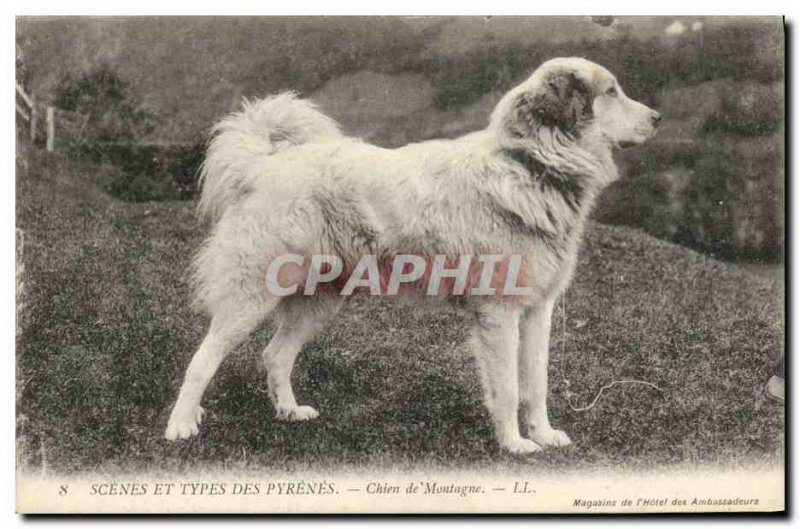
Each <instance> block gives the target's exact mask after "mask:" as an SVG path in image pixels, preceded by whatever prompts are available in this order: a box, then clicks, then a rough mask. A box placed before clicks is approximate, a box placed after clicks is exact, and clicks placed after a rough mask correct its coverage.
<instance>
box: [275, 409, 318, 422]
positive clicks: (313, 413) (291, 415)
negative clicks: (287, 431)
mask: <svg viewBox="0 0 800 529" xmlns="http://www.w3.org/2000/svg"><path fill="white" fill-rule="evenodd" d="M276 416H277V417H278V419H279V420H281V421H310V420H311V419H316V418H317V417H319V412H318V411H317V410H315V409H314V408H312V407H311V406H297V407H295V408H279V409H278V410H277V412H276Z"/></svg>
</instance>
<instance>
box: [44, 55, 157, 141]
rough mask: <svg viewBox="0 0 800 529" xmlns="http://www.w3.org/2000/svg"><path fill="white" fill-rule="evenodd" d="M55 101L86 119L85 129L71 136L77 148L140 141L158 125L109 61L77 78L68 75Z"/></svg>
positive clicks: (59, 86)
mask: <svg viewBox="0 0 800 529" xmlns="http://www.w3.org/2000/svg"><path fill="white" fill-rule="evenodd" d="M53 104H54V105H55V106H56V108H59V109H61V110H66V111H69V112H74V113H76V114H78V115H79V116H83V117H84V119H85V123H84V126H83V127H82V130H80V131H75V132H76V133H77V135H73V136H72V138H71V139H70V142H71V143H72V145H73V146H74V147H76V146H77V147H84V146H87V145H88V146H94V145H97V144H98V143H118V142H132V141H137V140H141V139H142V138H143V137H144V136H145V135H146V134H148V133H149V132H150V131H152V129H153V127H154V125H155V119H154V116H152V115H151V114H150V113H148V112H147V111H145V110H144V109H143V108H142V105H141V103H140V102H139V101H138V100H137V99H136V98H135V97H134V96H133V92H132V91H131V90H130V87H129V84H128V83H127V82H126V81H124V80H123V79H122V78H121V77H120V75H119V73H118V72H117V71H116V70H115V69H114V68H113V67H112V66H110V65H109V64H106V63H101V64H99V65H98V66H96V67H94V68H93V69H91V70H89V71H88V72H84V73H82V74H81V75H79V76H77V77H75V76H73V75H72V74H67V75H65V76H64V77H63V78H62V79H61V81H60V83H59V85H58V87H57V88H56V92H55V98H54V101H53Z"/></svg>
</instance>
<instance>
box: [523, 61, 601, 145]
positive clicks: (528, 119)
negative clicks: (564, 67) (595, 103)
mask: <svg viewBox="0 0 800 529" xmlns="http://www.w3.org/2000/svg"><path fill="white" fill-rule="evenodd" d="M592 100H593V97H592V91H591V88H590V87H589V85H588V83H587V82H586V81H584V80H583V79H581V78H580V77H578V76H577V75H575V74H574V73H573V72H566V71H561V72H553V73H551V74H550V75H548V76H547V77H545V78H544V79H543V80H542V82H541V83H540V84H539V85H538V86H537V88H535V89H533V90H532V91H527V92H523V93H521V94H520V95H519V96H518V97H517V98H516V100H515V101H514V102H513V103H512V107H511V116H510V120H509V126H510V128H511V130H510V132H511V133H512V134H514V135H516V136H520V137H529V136H533V135H535V134H536V132H537V131H538V130H539V128H541V127H547V128H550V129H559V130H561V131H562V132H565V133H567V134H570V135H572V136H577V135H578V133H579V131H580V127H579V125H580V124H581V123H582V122H585V121H588V120H589V119H591V118H592Z"/></svg>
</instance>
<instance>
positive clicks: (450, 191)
mask: <svg viewBox="0 0 800 529" xmlns="http://www.w3.org/2000/svg"><path fill="white" fill-rule="evenodd" d="M659 120H660V116H659V114H658V112H656V111H654V110H652V109H650V108H648V107H646V106H644V105H642V104H640V103H637V102H636V101H633V100H631V99H629V98H628V97H626V96H625V94H624V93H623V91H622V88H620V86H619V84H618V83H617V81H616V79H615V78H614V76H613V75H611V73H609V72H608V71H607V70H606V69H604V68H603V67H601V66H599V65H597V64H594V63H592V62H589V61H587V60H584V59H580V58H562V59H554V60H551V61H548V62H546V63H544V64H543V65H542V66H541V67H539V68H538V69H537V70H536V71H535V72H534V73H533V75H532V76H531V77H530V78H529V79H527V80H526V81H525V82H523V83H522V84H520V85H519V86H517V87H516V88H514V89H513V90H511V91H510V92H509V93H508V94H506V95H505V96H504V97H503V98H502V100H501V101H500V102H499V104H498V105H497V107H496V109H495V110H494V112H493V113H492V116H491V119H490V122H489V125H488V127H487V128H486V129H485V130H483V131H480V132H476V133H472V134H469V135H467V136H464V137H462V138H458V139H455V140H439V141H429V142H423V143H417V144H411V145H407V146H405V147H402V148H399V149H383V148H380V147H376V146H373V145H369V144H366V143H364V142H362V141H360V140H358V139H353V138H347V137H345V136H343V135H342V134H341V133H340V131H339V129H338V127H337V126H336V124H335V123H334V122H333V121H332V120H331V119H329V118H327V117H326V116H324V115H323V114H321V113H320V112H319V111H317V110H316V108H315V107H314V105H313V104H311V103H309V102H308V101H304V100H301V99H298V98H296V97H295V96H294V95H292V94H281V95H278V96H275V97H270V98H266V99H263V100H261V101H257V102H255V103H246V104H245V106H244V109H243V110H242V111H241V112H239V113H236V114H233V115H231V116H229V117H228V118H227V119H225V120H224V121H222V122H221V123H219V124H218V125H217V126H216V128H215V132H216V135H215V137H214V139H213V140H212V141H211V143H210V145H209V149H208V155H207V158H206V161H205V164H204V166H203V170H202V183H203V190H202V196H201V199H200V211H201V213H203V214H204V215H206V216H208V217H211V218H212V219H213V220H214V221H215V223H214V227H213V231H212V233H211V234H210V236H209V237H208V239H207V241H206V243H205V245H204V246H203V248H202V249H201V250H200V252H199V254H198V256H197V258H196V260H195V263H194V272H195V280H196V301H197V303H198V305H199V306H200V307H202V308H203V309H204V310H205V311H207V312H208V313H209V314H210V316H211V324H210V328H209V330H208V334H207V335H206V337H205V339H204V340H203V342H202V344H201V345H200V348H199V350H198V351H197V353H196V354H195V355H194V357H193V358H192V361H191V363H190V364H189V367H188V369H187V371H186V375H185V379H184V381H183V386H182V387H181V390H180V395H179V396H178V400H177V403H176V404H175V407H174V409H173V410H172V414H171V416H170V418H169V424H168V426H167V429H166V437H167V439H176V438H187V437H190V436H192V435H195V434H196V433H197V432H198V425H199V424H200V421H201V419H202V416H203V409H202V408H201V407H200V400H201V397H202V394H203V391H204V390H205V388H206V386H207V384H208V382H209V380H210V379H211V377H212V376H213V375H214V373H215V371H216V370H217V367H218V366H219V364H220V362H221V361H222V360H223V358H225V356H226V355H227V354H228V353H229V352H230V351H231V350H232V349H233V348H234V347H235V346H236V345H237V344H239V343H240V342H241V341H242V340H243V339H244V338H246V337H247V336H248V335H249V333H250V332H251V331H252V330H253V329H254V328H255V327H256V326H257V325H258V324H259V323H261V322H262V321H263V320H264V319H265V318H267V317H268V316H269V317H271V318H273V319H274V321H275V323H276V325H277V330H276V333H275V335H274V337H273V338H272V341H271V342H270V344H269V345H268V346H267V348H266V349H265V350H264V353H263V359H264V363H265V365H266V369H267V372H268V384H269V392H270V397H271V399H272V402H273V404H274V406H275V410H276V413H277V416H278V417H279V418H281V419H286V420H306V419H313V418H314V417H316V416H317V411H316V410H315V409H314V408H312V407H311V406H301V405H299V404H298V403H297V402H296V400H295V397H294V394H293V392H292V388H291V384H290V374H291V371H292V367H293V364H294V360H295V358H296V356H297V354H298V352H299V351H300V349H301V347H302V346H303V344H304V343H306V342H307V341H309V340H311V339H312V338H313V337H314V335H315V334H316V333H318V332H319V331H320V330H321V329H322V328H323V326H324V325H325V324H326V323H327V322H328V321H329V320H330V319H331V318H332V317H333V316H334V315H335V313H336V312H337V310H338V308H339V307H340V305H341V302H342V299H343V296H340V295H338V294H336V293H332V292H330V291H328V292H320V293H317V294H316V295H314V296H304V295H294V296H288V297H279V296H274V295H271V294H270V293H269V292H267V291H266V290H265V288H264V271H265V270H266V269H267V267H268V266H269V264H270V261H271V260H273V259H274V258H275V257H276V256H279V255H281V254H286V253H292V252H297V251H298V250H297V249H298V248H299V249H303V251H308V252H317V253H319V252H321V253H324V254H336V255H339V256H342V257H343V259H344V261H345V262H355V261H357V260H358V259H359V257H360V256H363V255H385V254H389V253H392V252H396V251H398V250H401V249H402V250H403V251H409V252H412V253H415V254H421V255H434V254H437V255H442V254H443V255H446V256H452V257H453V258H457V257H458V256H460V255H473V254H475V253H478V252H481V253H495V254H497V253H499V254H508V253H509V252H510V253H514V254H515V255H521V256H523V257H524V260H525V263H526V266H525V267H524V268H523V270H522V275H523V277H522V280H523V282H524V284H526V285H528V286H529V287H530V288H528V290H527V291H528V292H529V293H528V295H526V296H525V297H524V298H522V299H515V300H512V301H509V300H506V299H498V298H497V297H493V296H475V297H471V298H469V301H468V303H466V304H465V305H466V306H467V307H469V308H471V309H472V310H473V311H474V312H475V313H476V315H477V318H476V321H477V324H476V326H475V329H474V332H473V335H472V339H471V340H470V348H471V351H472V353H473V354H474V356H475V358H476V360H477V364H478V367H479V370H480V374H481V382H482V384H483V388H484V394H485V395H484V396H485V403H486V406H487V407H488V409H489V412H490V414H491V418H492V421H493V423H494V428H495V432H496V437H497V440H498V442H499V443H500V445H501V447H502V448H504V449H506V450H509V451H511V452H514V453H529V452H535V451H538V450H541V449H542V447H547V446H564V445H567V444H569V443H570V440H569V438H568V437H567V435H566V434H565V433H564V432H562V431H559V430H555V429H553V428H552V427H551V426H550V422H549V419H548V414H547V365H548V359H547V358H548V341H549V334H550V319H551V314H552V311H553V305H554V303H555V300H556V299H557V298H558V296H559V295H560V294H561V293H562V292H563V290H564V289H565V288H566V287H567V285H568V284H569V282H570V279H571V276H572V273H573V269H574V266H575V261H576V253H577V249H578V244H579V241H580V238H581V234H582V232H583V227H584V224H585V222H586V217H587V215H588V214H589V211H590V209H591V207H592V205H593V203H594V201H595V198H596V197H597V195H598V194H599V193H600V191H601V190H602V189H603V188H604V187H605V186H607V185H608V184H609V183H610V182H612V181H613V180H615V179H616V178H617V171H616V168H615V166H614V163H613V160H612V150H614V149H616V148H620V147H623V146H626V145H634V144H639V143H642V142H644V141H645V140H647V139H648V138H650V137H651V136H653V135H654V134H655V131H656V128H657V126H658V122H659ZM317 272H320V270H317ZM520 406H521V407H522V409H523V410H524V415H523V419H524V421H523V424H524V425H525V430H526V431H525V432H524V434H525V436H523V435H522V434H521V433H520V429H519V424H518V413H519V410H520Z"/></svg>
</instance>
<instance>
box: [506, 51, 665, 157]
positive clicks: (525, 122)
mask: <svg viewBox="0 0 800 529" xmlns="http://www.w3.org/2000/svg"><path fill="white" fill-rule="evenodd" d="M660 120H661V115H660V114H659V113H658V112H656V111H655V110H653V109H651V108H648V107H647V106H645V105H643V104H641V103H639V102H637V101H634V100H632V99H630V98H629V97H627V96H626V95H625V92H623V90H622V87H620V85H619V83H618V82H617V80H616V78H615V77H614V76H613V75H612V74H611V72H609V71H608V70H606V69H605V68H603V67H602V66H600V65H599V64H595V63H593V62H591V61H587V60H586V59H581V58H559V59H552V60H549V61H547V62H545V63H544V64H542V65H541V66H540V67H539V68H538V69H537V70H536V71H535V72H534V73H533V75H532V76H531V77H530V78H529V79H527V80H526V81H525V82H523V83H522V84H521V85H519V86H517V87H516V88H514V89H513V90H511V92H509V93H508V94H506V96H505V97H504V98H503V99H502V100H501V101H500V103H499V104H498V105H497V108H496V109H495V111H494V113H493V114H492V126H493V127H496V128H499V129H501V131H502V133H503V134H505V135H510V136H511V137H512V138H519V139H525V138H536V137H540V136H541V134H542V132H551V133H555V134H556V135H563V136H564V137H565V138H569V139H573V140H576V141H580V140H581V139H585V140H587V141H591V142H592V143H598V142H599V143H601V144H603V145H606V146H608V147H611V148H620V147H626V146H628V145H637V144H640V143H642V142H644V141H646V140H647V139H649V138H651V137H652V136H653V135H654V134H655V133H656V129H657V128H658V123H659V121H660Z"/></svg>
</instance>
